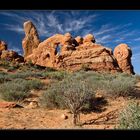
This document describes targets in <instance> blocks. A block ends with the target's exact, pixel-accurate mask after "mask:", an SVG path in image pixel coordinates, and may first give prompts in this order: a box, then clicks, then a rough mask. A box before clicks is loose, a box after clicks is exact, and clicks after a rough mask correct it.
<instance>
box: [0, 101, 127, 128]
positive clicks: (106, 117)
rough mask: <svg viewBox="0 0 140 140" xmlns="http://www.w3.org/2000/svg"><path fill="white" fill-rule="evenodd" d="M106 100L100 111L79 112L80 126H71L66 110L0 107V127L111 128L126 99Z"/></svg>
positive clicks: (70, 116) (69, 116)
mask: <svg viewBox="0 0 140 140" xmlns="http://www.w3.org/2000/svg"><path fill="white" fill-rule="evenodd" d="M108 102H109V103H108V104H107V105H105V106H104V111H102V112H101V113H100V112H99V113H97V112H92V113H88V114H81V116H80V120H81V122H82V123H85V122H86V123H85V124H84V125H82V126H81V127H80V126H79V127H74V126H73V124H72V114H71V113H69V111H68V110H58V109H57V110H48V109H44V108H35V109H30V108H0V129H51V128H52V129H64V128H68V129H73V128H76V129H77V128H78V129H82V128H84V129H113V128H114V126H115V125H116V122H117V118H118V117H117V115H118V113H119V111H120V110H121V109H122V107H123V106H124V105H126V103H127V101H126V99H124V98H117V99H116V100H110V101H108ZM62 114H66V115H67V116H68V119H66V120H64V119H62V117H61V116H62ZM97 118H98V119H97ZM96 119H97V121H95V120H96Z"/></svg>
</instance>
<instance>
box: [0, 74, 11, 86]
mask: <svg viewBox="0 0 140 140" xmlns="http://www.w3.org/2000/svg"><path fill="white" fill-rule="evenodd" d="M7 75H8V74H7V73H5V72H0V84H1V83H4V82H6V81H9V78H8V76H7Z"/></svg>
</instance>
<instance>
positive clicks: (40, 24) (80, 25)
mask: <svg viewBox="0 0 140 140" xmlns="http://www.w3.org/2000/svg"><path fill="white" fill-rule="evenodd" d="M29 12H30V13H29V14H28V13H27V12H22V14H21V15H19V14H17V13H16V12H11V13H10V12H3V13H1V14H2V15H5V16H8V17H11V18H12V20H15V22H16V24H14V25H12V24H6V25H4V26H5V28H6V29H7V30H11V31H15V32H17V33H24V31H23V22H25V21H26V20H31V21H32V22H33V23H34V24H35V26H36V28H37V30H38V33H39V35H40V36H44V37H45V36H51V35H53V34H55V33H62V34H63V33H66V32H76V31H79V30H81V29H84V28H85V27H86V26H87V25H88V23H90V22H93V21H95V19H96V17H97V16H98V15H96V14H94V15H89V16H82V17H75V16H74V15H73V13H72V12H71V13H72V14H71V15H70V13H68V12H66V13H63V14H65V16H66V17H67V19H65V20H60V19H61V14H60V15H59V16H56V14H55V11H48V12H34V11H29ZM77 14H78V13H77ZM29 15H30V16H29ZM62 16H63V15H62Z"/></svg>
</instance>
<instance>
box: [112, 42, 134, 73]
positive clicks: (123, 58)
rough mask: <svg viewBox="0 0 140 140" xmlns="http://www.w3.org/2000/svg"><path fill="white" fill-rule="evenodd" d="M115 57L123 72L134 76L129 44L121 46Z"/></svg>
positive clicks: (115, 50)
mask: <svg viewBox="0 0 140 140" xmlns="http://www.w3.org/2000/svg"><path fill="white" fill-rule="evenodd" d="M114 56H115V58H116V59H117V62H118V65H119V67H120V69H121V70H122V71H123V72H126V73H128V74H134V70H133V66H132V64H131V57H132V51H131V49H130V48H129V47H128V45H127V44H120V45H118V46H117V47H116V48H115V49H114Z"/></svg>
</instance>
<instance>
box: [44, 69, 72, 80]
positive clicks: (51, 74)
mask: <svg viewBox="0 0 140 140" xmlns="http://www.w3.org/2000/svg"><path fill="white" fill-rule="evenodd" d="M68 75H69V73H68V72H66V71H53V72H42V76H43V77H46V78H50V79H56V80H62V79H64V78H65V77H67V76H68Z"/></svg>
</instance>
